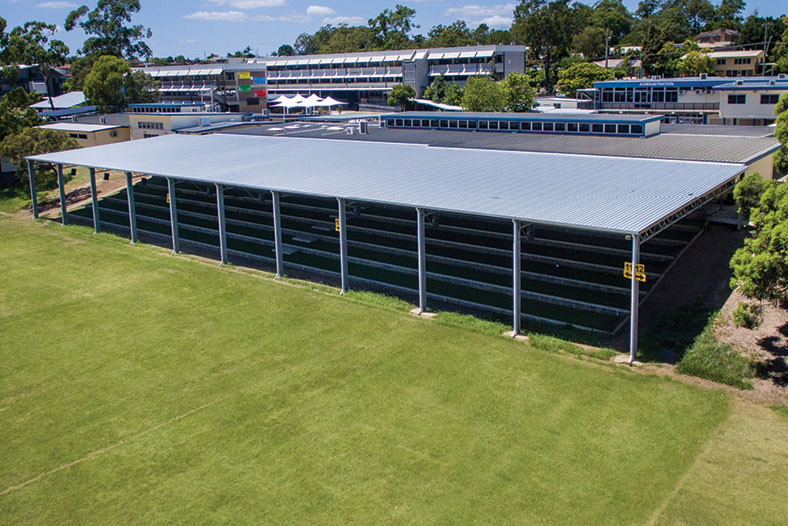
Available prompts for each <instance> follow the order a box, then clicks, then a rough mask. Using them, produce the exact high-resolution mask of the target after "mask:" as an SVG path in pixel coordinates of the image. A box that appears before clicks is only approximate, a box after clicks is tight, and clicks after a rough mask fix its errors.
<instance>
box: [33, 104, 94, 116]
mask: <svg viewBox="0 0 788 526" xmlns="http://www.w3.org/2000/svg"><path fill="white" fill-rule="evenodd" d="M96 109H97V108H96V106H77V107H76V108H65V109H62V110H48V111H40V112H38V114H39V115H43V116H44V117H55V118H57V117H71V116H72V115H82V114H84V113H93V112H95V111H96Z"/></svg>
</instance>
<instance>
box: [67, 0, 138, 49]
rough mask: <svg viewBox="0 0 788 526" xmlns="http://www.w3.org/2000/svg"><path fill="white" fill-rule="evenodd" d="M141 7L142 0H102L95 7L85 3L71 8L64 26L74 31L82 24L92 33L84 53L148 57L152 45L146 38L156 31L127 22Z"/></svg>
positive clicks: (82, 26) (86, 41) (85, 30)
mask: <svg viewBox="0 0 788 526" xmlns="http://www.w3.org/2000/svg"><path fill="white" fill-rule="evenodd" d="M139 10H140V2H139V0H98V3H97V4H96V8H95V9H93V10H92V11H91V10H90V9H89V8H88V7H87V6H85V5H83V6H81V7H79V8H77V9H75V10H74V11H71V12H70V13H69V14H68V16H67V17H66V23H65V24H64V27H65V29H66V31H71V30H73V29H74V28H75V27H76V26H79V27H81V28H82V30H83V31H84V32H85V34H87V35H89V36H88V38H87V39H86V40H85V42H84V43H83V44H82V49H80V50H79V52H80V53H82V54H84V55H93V54H95V55H114V56H116V57H121V58H125V59H128V60H133V59H137V58H141V57H142V58H147V57H149V56H151V49H150V47H148V44H146V43H145V39H146V38H150V37H151V36H152V35H153V33H152V32H151V30H150V29H149V28H146V27H145V26H142V25H139V24H138V25H132V26H127V25H126V24H128V23H129V22H131V19H132V17H133V16H134V14H135V13H138V12H139ZM86 16H87V18H85V17H86Z"/></svg>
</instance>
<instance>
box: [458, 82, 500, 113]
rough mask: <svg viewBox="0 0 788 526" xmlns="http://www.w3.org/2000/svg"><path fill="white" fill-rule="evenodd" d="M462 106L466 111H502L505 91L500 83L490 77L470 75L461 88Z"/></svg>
mask: <svg viewBox="0 0 788 526" xmlns="http://www.w3.org/2000/svg"><path fill="white" fill-rule="evenodd" d="M462 106H463V107H464V108H465V109H466V110H468V111H503V110H504V109H505V108H506V92H505V90H504V89H503V85H502V83H500V82H495V81H494V80H493V79H492V78H490V77H471V78H469V79H468V82H467V83H466V84H465V89H464V90H463V94H462Z"/></svg>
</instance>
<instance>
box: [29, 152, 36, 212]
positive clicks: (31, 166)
mask: <svg viewBox="0 0 788 526" xmlns="http://www.w3.org/2000/svg"><path fill="white" fill-rule="evenodd" d="M27 177H28V179H29V180H30V200H31V201H32V203H33V219H38V195H37V194H36V166H35V162H34V161H31V160H29V159H28V161H27Z"/></svg>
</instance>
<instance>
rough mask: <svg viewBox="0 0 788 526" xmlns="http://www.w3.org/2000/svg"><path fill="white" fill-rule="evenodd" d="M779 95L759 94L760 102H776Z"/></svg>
mask: <svg viewBox="0 0 788 526" xmlns="http://www.w3.org/2000/svg"><path fill="white" fill-rule="evenodd" d="M778 100H780V96H779V95H777V94H767V95H761V104H777V101H778Z"/></svg>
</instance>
